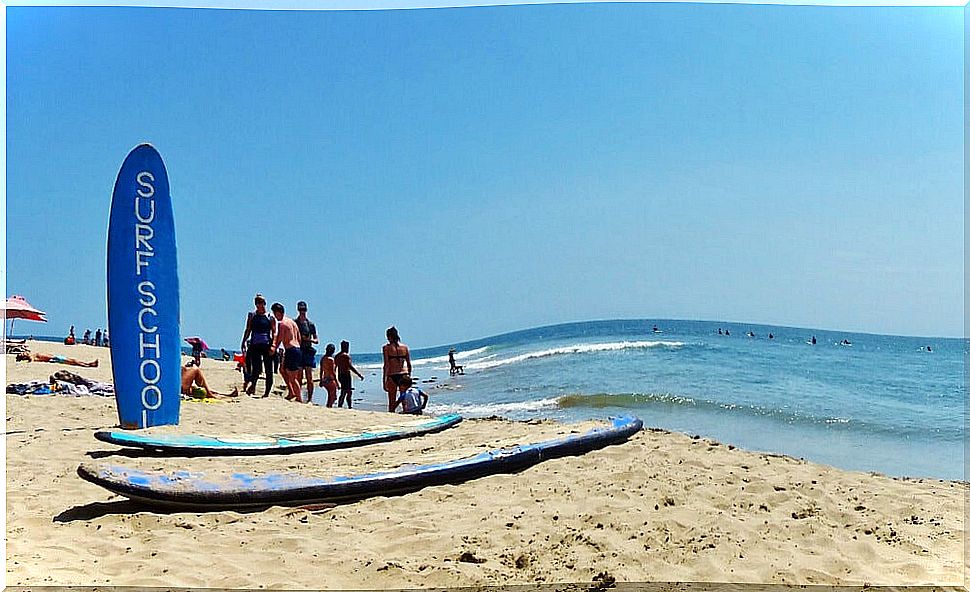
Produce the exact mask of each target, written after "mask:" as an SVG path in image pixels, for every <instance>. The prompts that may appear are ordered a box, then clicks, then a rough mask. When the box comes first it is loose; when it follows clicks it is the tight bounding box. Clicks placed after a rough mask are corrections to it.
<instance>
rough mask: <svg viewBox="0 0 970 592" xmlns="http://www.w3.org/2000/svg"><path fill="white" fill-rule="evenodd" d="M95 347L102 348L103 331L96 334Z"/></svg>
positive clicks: (99, 330)
mask: <svg viewBox="0 0 970 592" xmlns="http://www.w3.org/2000/svg"><path fill="white" fill-rule="evenodd" d="M94 345H95V347H101V329H98V330H97V331H95V332H94Z"/></svg>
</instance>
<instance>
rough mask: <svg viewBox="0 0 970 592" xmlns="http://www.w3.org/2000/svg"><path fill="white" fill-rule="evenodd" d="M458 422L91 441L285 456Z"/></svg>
mask: <svg viewBox="0 0 970 592" xmlns="http://www.w3.org/2000/svg"><path fill="white" fill-rule="evenodd" d="M459 422H461V415H458V414H457V413H449V414H448V415H442V416H441V417H436V418H434V419H430V420H428V421H425V422H422V423H419V424H416V425H413V426H408V427H402V428H398V429H386V430H373V431H365V432H361V433H359V434H352V435H347V436H337V437H334V436H333V435H326V434H312V433H304V434H268V435H265V436H206V435H201V434H172V435H166V434H156V435H153V434H145V433H138V432H117V431H99V432H95V433H94V437H95V438H97V439H98V440H101V441H102V442H108V443H110V444H117V445H119V446H129V447H134V448H143V449H146V450H156V451H162V452H167V453H175V454H182V455H186V456H195V455H199V456H201V455H206V456H212V455H220V454H226V455H244V454H289V453H294V452H312V451H317V450H333V449H337V448H351V447H354V446H365V445H367V444H377V443H379V442H389V441H391V440H400V439H402V438H412V437H415V436H423V435H425V434H433V433H435V432H440V431H442V430H446V429H448V428H450V427H452V426H455V425H458V423H459Z"/></svg>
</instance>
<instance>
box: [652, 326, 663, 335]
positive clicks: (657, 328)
mask: <svg viewBox="0 0 970 592" xmlns="http://www.w3.org/2000/svg"><path fill="white" fill-rule="evenodd" d="M653 332H654V333H661V331H660V327H658V326H656V325H654V326H653Z"/></svg>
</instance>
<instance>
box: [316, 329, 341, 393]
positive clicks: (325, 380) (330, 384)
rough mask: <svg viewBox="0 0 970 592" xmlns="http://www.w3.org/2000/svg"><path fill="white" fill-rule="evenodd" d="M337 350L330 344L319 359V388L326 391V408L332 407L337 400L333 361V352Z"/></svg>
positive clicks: (337, 384) (335, 367)
mask: <svg viewBox="0 0 970 592" xmlns="http://www.w3.org/2000/svg"><path fill="white" fill-rule="evenodd" d="M336 349H337V348H336V347H335V346H334V345H333V344H332V343H328V344H327V351H326V353H325V354H323V357H322V358H320V386H322V387H323V388H325V389H327V407H333V402H334V401H336V400H337V387H338V386H340V385H339V383H338V382H337V366H336V363H335V362H334V360H333V352H334V350H336Z"/></svg>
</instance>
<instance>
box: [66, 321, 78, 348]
mask: <svg viewBox="0 0 970 592" xmlns="http://www.w3.org/2000/svg"><path fill="white" fill-rule="evenodd" d="M75 343H77V339H76V338H75V337H74V325H71V330H70V331H69V332H68V334H67V337H65V338H64V345H74V344H75Z"/></svg>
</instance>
